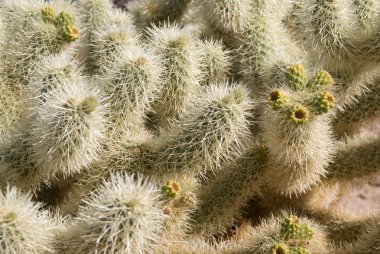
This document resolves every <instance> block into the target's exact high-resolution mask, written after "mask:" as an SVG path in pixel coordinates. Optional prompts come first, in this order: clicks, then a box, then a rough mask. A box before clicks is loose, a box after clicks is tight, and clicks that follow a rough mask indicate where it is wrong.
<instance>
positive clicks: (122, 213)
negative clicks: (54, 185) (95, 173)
mask: <svg viewBox="0 0 380 254" xmlns="http://www.w3.org/2000/svg"><path fill="white" fill-rule="evenodd" d="M160 199H161V194H160V191H159V189H157V188H156V187H155V186H154V185H153V184H152V183H151V182H149V181H148V180H146V179H145V180H144V179H143V178H142V177H141V176H128V175H125V174H114V175H112V176H111V177H110V179H109V180H107V181H105V182H104V183H103V184H102V186H101V187H100V188H99V189H98V190H96V191H95V192H93V193H91V195H90V197H89V198H88V199H86V201H85V204H86V206H85V207H83V208H82V209H81V211H80V212H79V214H78V218H77V219H75V221H74V224H73V225H72V226H71V228H69V230H68V232H66V233H65V234H64V235H63V236H62V237H64V240H63V241H60V242H59V245H58V247H57V250H58V253H62V254H63V253H72V254H81V253H109V254H113V253H114V254H116V253H118V254H129V253H136V254H144V253H152V251H154V248H155V245H156V244H157V243H158V241H159V239H160V234H161V233H162V230H163V223H164V219H165V215H164V214H163V212H162V207H161V206H162V201H160Z"/></svg>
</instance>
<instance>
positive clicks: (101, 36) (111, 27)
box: [88, 9, 139, 75]
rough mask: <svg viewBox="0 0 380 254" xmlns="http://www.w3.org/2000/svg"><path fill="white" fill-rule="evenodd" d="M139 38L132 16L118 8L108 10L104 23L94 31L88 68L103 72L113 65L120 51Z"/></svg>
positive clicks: (89, 49) (136, 41) (132, 44)
mask: <svg viewBox="0 0 380 254" xmlns="http://www.w3.org/2000/svg"><path fill="white" fill-rule="evenodd" d="M138 40H139V35H138V34H137V32H136V31H135V28H134V26H133V25H132V20H131V19H130V17H129V16H128V15H126V14H125V13H124V12H123V11H121V10H118V9H111V10H108V11H107V18H105V19H104V21H103V23H102V25H101V26H99V28H97V29H96V30H94V31H93V32H92V36H91V40H90V41H89V45H88V51H89V52H88V55H89V58H88V61H89V62H88V68H89V69H90V71H92V72H93V73H95V74H100V75H101V74H103V73H104V72H105V71H107V70H109V68H110V67H111V66H112V64H113V63H114V61H115V59H116V58H117V57H118V55H119V51H121V50H124V49H127V48H129V47H132V46H135V45H136V44H138Z"/></svg>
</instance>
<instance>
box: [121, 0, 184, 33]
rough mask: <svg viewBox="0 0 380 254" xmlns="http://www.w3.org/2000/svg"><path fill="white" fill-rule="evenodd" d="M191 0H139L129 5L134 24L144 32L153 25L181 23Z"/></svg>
mask: <svg viewBox="0 0 380 254" xmlns="http://www.w3.org/2000/svg"><path fill="white" fill-rule="evenodd" d="M190 3H191V0H142V1H141V0H137V1H132V2H131V3H129V4H128V6H127V7H128V11H129V13H130V14H131V16H132V18H133V22H134V24H135V25H136V26H137V27H138V28H140V29H141V30H144V29H146V28H149V27H151V26H153V25H156V26H160V25H162V23H165V22H175V21H179V20H180V19H181V18H182V17H183V15H184V14H185V13H186V11H187V10H188V7H189V5H190Z"/></svg>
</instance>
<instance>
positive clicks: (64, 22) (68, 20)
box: [55, 11, 75, 26]
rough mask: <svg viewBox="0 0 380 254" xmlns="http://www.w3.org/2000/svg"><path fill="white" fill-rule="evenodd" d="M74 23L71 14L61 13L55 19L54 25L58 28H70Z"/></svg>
mask: <svg viewBox="0 0 380 254" xmlns="http://www.w3.org/2000/svg"><path fill="white" fill-rule="evenodd" d="M74 23H75V18H74V16H73V15H72V14H70V13H67V12H64V11H61V12H60V13H59V14H58V16H57V18H56V19H55V24H56V25H58V26H72V25H74Z"/></svg>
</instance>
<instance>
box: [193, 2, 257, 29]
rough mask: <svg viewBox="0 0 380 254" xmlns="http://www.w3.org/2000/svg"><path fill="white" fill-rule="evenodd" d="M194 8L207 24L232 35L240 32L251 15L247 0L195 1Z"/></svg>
mask: <svg viewBox="0 0 380 254" xmlns="http://www.w3.org/2000/svg"><path fill="white" fill-rule="evenodd" d="M195 6H197V7H198V8H199V9H200V10H201V12H202V15H203V16H204V18H205V19H206V20H207V21H208V23H209V24H211V25H212V26H214V27H215V28H217V29H219V30H221V31H226V32H232V33H235V32H240V31H242V30H243V28H244V27H245V26H246V24H247V22H249V17H250V15H251V14H252V12H251V10H252V3H251V1H249V0H210V1H207V0H196V1H195Z"/></svg>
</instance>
